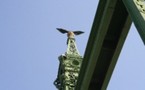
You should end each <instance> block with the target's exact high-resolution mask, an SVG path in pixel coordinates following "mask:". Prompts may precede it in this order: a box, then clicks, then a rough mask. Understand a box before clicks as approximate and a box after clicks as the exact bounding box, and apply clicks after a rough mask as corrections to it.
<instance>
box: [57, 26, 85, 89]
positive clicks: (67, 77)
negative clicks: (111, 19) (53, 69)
mask: <svg viewBox="0 0 145 90" xmlns="http://www.w3.org/2000/svg"><path fill="white" fill-rule="evenodd" d="M57 30H58V31H60V32H61V33H63V34H65V33H67V37H68V38H67V51H66V52H65V54H62V55H60V56H59V57H58V59H59V62H60V64H59V69H58V75H57V78H56V80H55V81H54V85H55V86H56V88H58V90H75V86H76V84H77V78H78V75H79V71H80V67H81V63H82V59H83V58H82V56H80V54H79V52H78V49H77V46H76V42H75V35H80V34H82V33H84V32H82V31H69V30H65V29H62V28H57Z"/></svg>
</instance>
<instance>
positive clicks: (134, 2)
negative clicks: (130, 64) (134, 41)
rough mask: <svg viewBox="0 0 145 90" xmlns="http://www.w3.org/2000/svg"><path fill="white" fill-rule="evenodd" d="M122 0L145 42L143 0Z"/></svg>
mask: <svg viewBox="0 0 145 90" xmlns="http://www.w3.org/2000/svg"><path fill="white" fill-rule="evenodd" d="M123 2H124V4H125V6H126V8H127V10H128V12H129V14H130V16H131V19H132V20H133V22H134V24H135V26H136V28H137V30H138V32H139V34H140V36H141V38H142V40H143V42H144V44H145V1H144V0H123Z"/></svg>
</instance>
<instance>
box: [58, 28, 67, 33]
mask: <svg viewBox="0 0 145 90" xmlns="http://www.w3.org/2000/svg"><path fill="white" fill-rule="evenodd" d="M56 29H57V30H58V31H60V32H61V33H63V34H64V33H68V31H67V30H65V29H62V28H56Z"/></svg>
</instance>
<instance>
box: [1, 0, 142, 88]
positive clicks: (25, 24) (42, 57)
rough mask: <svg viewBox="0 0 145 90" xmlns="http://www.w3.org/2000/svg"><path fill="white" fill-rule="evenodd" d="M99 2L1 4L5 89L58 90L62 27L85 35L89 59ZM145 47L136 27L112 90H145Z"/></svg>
mask: <svg viewBox="0 0 145 90" xmlns="http://www.w3.org/2000/svg"><path fill="white" fill-rule="evenodd" d="M97 5H98V0H91V1H89V0H86V1H84V0H79V1H78V0H73V1H70V0H59V1H58V0H1V1H0V90H56V88H55V87H54V85H53V81H54V80H55V79H56V76H57V71H58V64H59V62H58V56H59V55H61V54H62V53H64V52H65V51H66V36H65V35H62V34H61V33H59V32H58V31H56V28H57V27H62V28H66V29H70V30H82V31H84V32H85V33H84V34H82V35H80V36H79V37H76V42H77V46H78V49H79V51H80V53H81V55H83V54H84V52H85V48H86V44H87V40H88V37H89V33H90V30H91V27H92V23H93V20H94V16H95V13H96V9H97ZM144 53H145V47H144V45H143V42H142V41H141V38H140V36H139V35H138V32H137V30H136V29H135V27H134V26H132V28H131V30H130V32H129V35H128V37H127V40H126V42H125V45H124V47H123V50H122V53H121V55H120V58H119V60H118V63H117V65H116V68H115V71H114V73H113V76H112V79H111V81H110V83H109V86H108V89H107V90H145V86H144V85H143V84H144V83H145V78H144V76H145V70H144V68H145V60H144V58H145V56H144Z"/></svg>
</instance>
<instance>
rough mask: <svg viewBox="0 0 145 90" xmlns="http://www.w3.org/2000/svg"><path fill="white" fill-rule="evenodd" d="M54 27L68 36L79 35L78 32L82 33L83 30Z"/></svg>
mask: <svg viewBox="0 0 145 90" xmlns="http://www.w3.org/2000/svg"><path fill="white" fill-rule="evenodd" d="M56 29H57V30H58V31H60V32H61V33H63V34H65V33H67V37H68V38H74V36H75V35H80V34H82V33H84V32H83V31H69V30H66V29H62V28H56Z"/></svg>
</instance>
